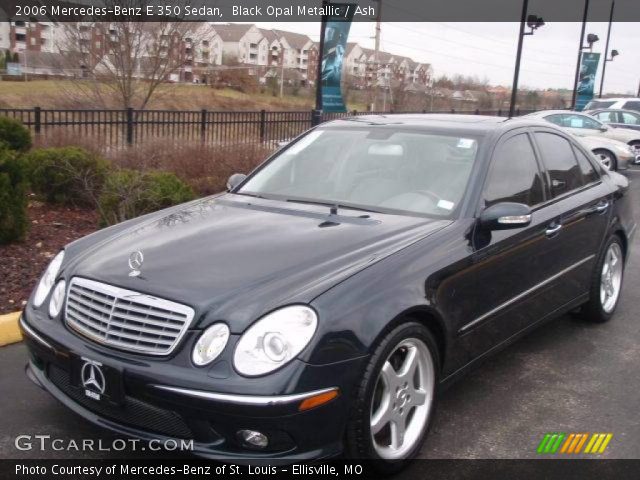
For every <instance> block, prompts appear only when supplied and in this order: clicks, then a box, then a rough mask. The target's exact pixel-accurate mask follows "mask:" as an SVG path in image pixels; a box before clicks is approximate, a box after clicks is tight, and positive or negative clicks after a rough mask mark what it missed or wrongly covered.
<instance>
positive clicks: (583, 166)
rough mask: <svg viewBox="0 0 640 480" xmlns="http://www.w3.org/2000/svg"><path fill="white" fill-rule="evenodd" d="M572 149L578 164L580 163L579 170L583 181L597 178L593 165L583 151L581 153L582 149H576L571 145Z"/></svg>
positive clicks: (591, 180) (588, 181)
mask: <svg viewBox="0 0 640 480" xmlns="http://www.w3.org/2000/svg"><path fill="white" fill-rule="evenodd" d="M573 151H574V153H575V154H576V158H577V159H578V165H580V170H581V171H582V176H583V178H584V182H585V183H591V182H595V181H596V180H598V178H600V177H599V175H598V174H597V173H596V169H595V167H594V166H593V164H592V163H591V162H590V161H589V159H588V158H587V156H586V155H585V154H584V153H582V151H580V150H578V149H577V148H576V147H573Z"/></svg>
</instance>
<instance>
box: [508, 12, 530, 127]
mask: <svg viewBox="0 0 640 480" xmlns="http://www.w3.org/2000/svg"><path fill="white" fill-rule="evenodd" d="M528 7H529V0H522V15H521V16H520V33H519V34H518V52H517V53H516V68H515V72H514V73H513V86H512V87H511V105H510V106H509V118H511V117H513V114H514V113H515V109H516V101H517V99H518V77H519V76H520V60H521V58H522V42H523V41H524V25H525V22H526V21H527V8H528Z"/></svg>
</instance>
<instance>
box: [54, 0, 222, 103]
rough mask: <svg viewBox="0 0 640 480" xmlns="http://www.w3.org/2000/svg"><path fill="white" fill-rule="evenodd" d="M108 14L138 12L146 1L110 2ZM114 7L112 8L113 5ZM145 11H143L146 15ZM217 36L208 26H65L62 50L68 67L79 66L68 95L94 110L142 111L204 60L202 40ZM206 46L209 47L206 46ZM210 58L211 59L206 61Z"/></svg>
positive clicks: (168, 23) (175, 20)
mask: <svg viewBox="0 0 640 480" xmlns="http://www.w3.org/2000/svg"><path fill="white" fill-rule="evenodd" d="M104 3H105V4H106V6H107V8H109V7H111V6H113V5H116V4H117V5H119V6H120V7H127V6H131V7H133V6H139V7H142V8H143V9H144V8H145V5H146V3H147V0H125V1H121V0H105V2H104ZM110 4H113V5H110ZM143 11H144V10H143ZM212 35H213V28H212V27H211V26H209V25H208V24H206V23H204V22H185V21H181V19H179V18H175V17H174V18H170V21H169V20H168V21H162V22H141V21H139V19H138V18H131V19H129V20H128V21H118V22H91V21H83V22H73V23H65V24H64V27H63V34H62V35H61V38H60V41H59V42H58V47H59V50H60V52H61V53H62V54H63V56H62V58H64V62H65V64H66V67H67V68H68V66H69V65H74V66H75V68H74V72H75V74H74V79H73V81H72V82H70V85H71V86H70V88H69V92H68V93H69V95H71V96H73V98H76V99H80V100H82V101H84V102H87V103H92V104H93V105H95V106H101V107H107V106H112V105H113V103H115V104H116V105H115V106H118V107H120V108H128V107H133V108H137V109H143V108H145V107H146V106H147V104H148V103H149V101H150V100H151V98H152V97H153V96H154V95H155V94H156V93H157V91H158V87H159V86H160V85H162V84H163V83H166V82H168V81H170V80H172V79H174V77H176V76H178V75H179V74H180V73H181V72H182V71H183V70H184V69H185V68H186V67H188V66H190V65H193V63H194V58H195V57H196V56H198V55H200V56H201V57H202V58H205V56H204V55H203V51H202V50H201V49H202V48H208V47H203V46H202V45H203V40H206V39H208V38H209V37H211V36H212ZM205 45H206V42H205ZM206 57H208V54H207V55H206Z"/></svg>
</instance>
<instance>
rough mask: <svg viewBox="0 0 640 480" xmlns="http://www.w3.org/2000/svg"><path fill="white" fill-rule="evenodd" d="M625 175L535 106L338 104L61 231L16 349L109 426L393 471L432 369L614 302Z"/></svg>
mask: <svg viewBox="0 0 640 480" xmlns="http://www.w3.org/2000/svg"><path fill="white" fill-rule="evenodd" d="M627 187H628V182H627V180H626V178H625V177H622V176H620V175H618V174H616V173H613V172H606V171H605V170H604V169H603V168H601V167H600V166H599V165H598V163H597V161H596V160H595V159H594V158H593V157H592V156H591V155H590V154H589V152H588V151H587V150H586V149H585V148H584V147H583V146H582V145H581V144H579V143H578V142H577V141H576V140H575V139H574V138H573V137H572V136H570V135H567V134H565V133H564V132H562V131H561V130H560V129H558V128H556V127H554V126H553V125H550V124H548V123H542V122H537V121H535V120H531V119H511V120H505V119H502V118H497V117H481V116H448V115H445V116H437V115H404V116H367V117H357V118H350V119H344V120H337V121H333V122H329V123H326V124H323V125H321V126H319V127H316V128H314V129H312V130H310V131H308V132H307V133H305V134H304V135H302V136H300V137H298V138H297V139H296V140H294V141H293V142H291V143H290V144H289V145H287V146H285V147H284V148H282V149H281V150H279V151H278V152H276V153H275V154H274V155H273V156H272V157H271V158H269V159H268V160H267V161H266V162H264V163H263V164H262V165H261V166H260V167H259V168H257V169H256V170H255V171H254V172H252V173H251V174H250V175H249V176H244V175H234V176H233V177H232V178H231V179H230V185H229V191H228V192H226V193H223V194H220V195H216V196H213V197H208V198H204V199H200V200H197V201H194V202H191V203H188V204H185V205H180V206H177V207H174V208H171V209H168V210H164V211H160V212H157V213H154V214H151V215H147V216H144V217H141V218H138V219H135V220H131V221H128V222H125V223H122V224H119V225H116V226H114V227H111V228H107V229H104V230H101V231H98V232H96V233H94V234H93V235H90V236H88V237H85V238H83V239H80V240H78V241H76V242H73V243H71V244H69V245H68V246H67V247H66V248H65V249H64V250H63V251H62V252H60V253H59V254H58V255H57V256H56V257H55V259H54V260H53V261H52V262H51V264H50V265H49V266H48V268H47V270H46V272H45V273H44V275H43V277H42V279H41V280H40V282H39V284H38V285H37V287H36V289H35V291H34V293H33V294H32V296H31V298H30V299H29V302H28V304H27V306H26V308H25V310H24V312H23V315H22V318H21V321H20V324H21V326H22V330H23V333H24V336H25V339H26V342H27V344H28V347H29V351H30V359H29V363H28V366H27V372H28V375H29V376H30V377H31V378H32V379H33V380H34V381H35V382H36V383H37V384H38V385H40V386H42V387H43V388H44V389H46V390H48V391H49V392H50V393H51V394H52V395H53V396H54V397H56V398H57V399H58V400H60V401H61V402H62V403H64V404H65V405H66V406H68V407H69V408H70V409H72V410H73V411H75V412H76V413H78V414H79V415H81V416H82V417H84V418H86V419H87V420H89V421H91V422H93V423H95V424H97V425H99V426H102V427H105V428H107V429H110V430H112V431H115V432H118V433H120V434H123V435H128V436H132V437H138V438H142V439H151V438H167V437H171V438H187V439H193V440H194V448H195V453H197V454H199V455H204V456H208V457H211V458H218V459H223V460H228V461H233V462H240V461H243V462H252V461H256V459H259V460H268V461H276V460H278V461H302V460H310V459H317V458H325V457H330V456H336V455H341V454H342V455H347V456H349V457H354V458H369V459H374V460H376V461H377V462H376V465H377V466H378V468H380V470H382V471H387V472H388V471H393V470H396V469H399V468H401V467H402V466H404V465H405V463H406V462H407V461H408V460H409V459H411V458H412V457H414V456H416V455H417V454H418V453H419V450H420V448H421V445H422V442H423V440H424V438H425V436H426V434H427V430H428V426H429V422H430V420H431V419H432V417H433V414H434V405H435V401H436V399H437V397H438V394H439V391H440V390H441V387H442V386H444V385H446V384H447V383H449V382H450V381H452V380H454V379H456V378H458V377H460V375H461V374H462V373H463V372H465V371H467V370H469V369H470V368H471V367H473V366H474V365H475V364H477V363H478V362H479V361H480V360H482V359H483V358H484V357H486V356H487V355H489V354H491V353H493V352H495V351H497V350H499V349H500V348H502V347H504V346H505V345H507V344H509V343H511V342H513V341H514V340H515V339H517V338H518V337H520V336H522V335H523V334H525V333H526V332H528V331H530V330H531V329H532V328H534V327H537V326H539V325H541V324H542V323H544V322H545V321H547V320H549V319H551V318H554V317H556V316H558V315H560V314H562V313H564V312H568V311H570V310H575V309H577V308H579V309H580V312H581V315H582V316H583V317H584V318H585V319H586V320H590V321H594V322H605V321H607V320H609V319H610V318H611V317H612V316H613V314H614V312H615V310H616V305H617V304H618V301H619V298H620V291H621V288H622V281H623V277H624V265H625V261H626V259H627V257H628V255H629V245H630V244H631V237H632V235H633V233H634V231H635V224H633V223H632V218H633V217H632V215H631V212H630V203H629V200H628V196H627ZM510 387H511V388H517V379H516V380H514V383H512V384H511V385H510ZM52 422H55V419H52Z"/></svg>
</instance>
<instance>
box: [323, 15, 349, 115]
mask: <svg viewBox="0 0 640 480" xmlns="http://www.w3.org/2000/svg"><path fill="white" fill-rule="evenodd" d="M355 8H356V5H355V4H346V3H343V4H337V3H332V4H331V9H332V10H331V11H332V12H333V14H332V15H328V16H327V17H326V23H325V27H324V45H323V48H322V52H320V53H321V61H322V78H321V82H322V83H321V87H322V111H324V112H346V111H347V109H346V107H345V104H344V100H343V98H342V89H341V79H342V61H343V58H344V54H345V49H346V48H347V38H348V37H349V29H350V28H351V20H352V19H353V13H354V12H355Z"/></svg>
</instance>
